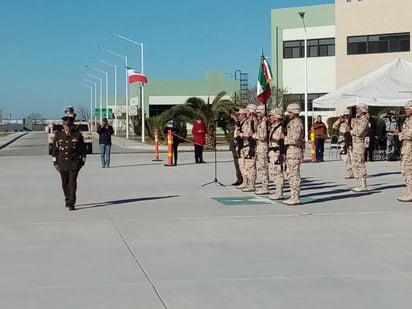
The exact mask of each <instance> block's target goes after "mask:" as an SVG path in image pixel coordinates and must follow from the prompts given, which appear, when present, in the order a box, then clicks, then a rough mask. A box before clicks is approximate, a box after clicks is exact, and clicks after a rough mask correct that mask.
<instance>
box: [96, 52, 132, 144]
mask: <svg viewBox="0 0 412 309" xmlns="http://www.w3.org/2000/svg"><path fill="white" fill-rule="evenodd" d="M97 48H99V49H101V50H104V51H105V52H108V53H109V54H112V55H115V56H117V57H120V58H123V59H124V62H125V71H126V89H125V91H126V104H125V106H126V138H129V78H128V75H127V56H123V55H122V54H119V53H117V52H114V51H112V50H110V49H106V48H103V47H101V46H98V47H97Z"/></svg>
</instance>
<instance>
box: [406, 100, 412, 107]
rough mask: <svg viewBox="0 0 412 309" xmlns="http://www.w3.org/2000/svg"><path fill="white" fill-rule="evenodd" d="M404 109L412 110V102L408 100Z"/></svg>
mask: <svg viewBox="0 0 412 309" xmlns="http://www.w3.org/2000/svg"><path fill="white" fill-rule="evenodd" d="M405 108H412V100H408V101H407V102H406V103H405Z"/></svg>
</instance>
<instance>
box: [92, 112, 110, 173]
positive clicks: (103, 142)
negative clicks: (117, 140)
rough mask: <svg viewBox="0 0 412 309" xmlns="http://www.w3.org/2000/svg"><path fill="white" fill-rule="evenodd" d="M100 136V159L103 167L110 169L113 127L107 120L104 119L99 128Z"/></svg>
mask: <svg viewBox="0 0 412 309" xmlns="http://www.w3.org/2000/svg"><path fill="white" fill-rule="evenodd" d="M96 132H97V134H99V147H100V159H101V161H102V167H103V168H104V167H110V152H111V149H112V135H113V133H114V131H113V127H112V126H111V125H109V123H108V121H107V118H103V120H102V124H101V125H98V126H97V130H96Z"/></svg>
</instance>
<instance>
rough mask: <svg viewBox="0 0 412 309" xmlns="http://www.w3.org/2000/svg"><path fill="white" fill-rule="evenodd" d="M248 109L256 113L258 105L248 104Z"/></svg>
mask: <svg viewBox="0 0 412 309" xmlns="http://www.w3.org/2000/svg"><path fill="white" fill-rule="evenodd" d="M246 110H247V111H249V112H251V113H254V112H255V111H256V105H255V104H248V105H247V106H246Z"/></svg>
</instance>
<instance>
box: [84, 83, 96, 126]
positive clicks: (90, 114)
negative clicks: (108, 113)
mask: <svg viewBox="0 0 412 309" xmlns="http://www.w3.org/2000/svg"><path fill="white" fill-rule="evenodd" d="M83 80H84V81H85V82H88V83H90V84H93V85H94V110H96V107H97V83H96V82H93V81H91V80H89V79H86V78H83ZM90 115H91V117H92V118H94V127H95V128H96V127H97V120H96V113H93V112H92V113H91V114H90ZM93 115H94V117H93Z"/></svg>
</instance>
